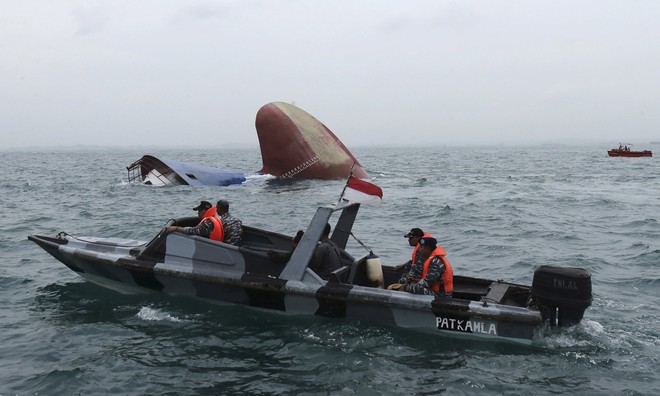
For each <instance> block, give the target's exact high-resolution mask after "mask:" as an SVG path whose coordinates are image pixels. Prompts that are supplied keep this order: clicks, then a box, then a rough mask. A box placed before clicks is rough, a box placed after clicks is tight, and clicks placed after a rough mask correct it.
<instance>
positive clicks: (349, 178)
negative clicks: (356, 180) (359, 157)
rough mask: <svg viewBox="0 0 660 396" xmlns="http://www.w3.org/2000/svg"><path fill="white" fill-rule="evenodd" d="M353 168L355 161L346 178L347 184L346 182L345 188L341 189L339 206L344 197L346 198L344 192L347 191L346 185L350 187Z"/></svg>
mask: <svg viewBox="0 0 660 396" xmlns="http://www.w3.org/2000/svg"><path fill="white" fill-rule="evenodd" d="M353 168H355V161H353V165H351V171H350V172H348V178H347V179H346V184H344V188H343V189H342V190H341V194H340V195H339V200H338V201H337V206H339V204H340V203H341V200H342V198H344V193H345V192H346V187H348V182H349V181H350V180H351V176H353Z"/></svg>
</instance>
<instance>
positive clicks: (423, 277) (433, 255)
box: [399, 237, 454, 297]
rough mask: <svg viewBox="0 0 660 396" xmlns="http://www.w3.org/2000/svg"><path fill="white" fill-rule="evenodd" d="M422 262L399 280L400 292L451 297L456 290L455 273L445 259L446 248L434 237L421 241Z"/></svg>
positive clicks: (415, 264) (416, 263)
mask: <svg viewBox="0 0 660 396" xmlns="http://www.w3.org/2000/svg"><path fill="white" fill-rule="evenodd" d="M418 254H419V255H420V258H421V259H420V260H418V261H417V262H415V263H414V265H413V266H412V268H411V269H410V272H408V273H407V274H406V275H404V276H403V277H401V279H399V283H400V287H399V290H401V291H407V292H409V293H413V294H427V295H441V296H447V297H451V293H452V291H453V290H454V271H453V270H452V268H451V265H450V264H449V260H447V258H446V257H445V255H446V254H447V252H446V251H445V248H443V247H442V246H440V245H438V241H437V240H436V239H435V238H432V237H422V238H420V240H419V252H418Z"/></svg>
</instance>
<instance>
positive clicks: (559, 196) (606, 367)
mask: <svg viewBox="0 0 660 396" xmlns="http://www.w3.org/2000/svg"><path fill="white" fill-rule="evenodd" d="M655 148H656V151H658V150H657V146H656V147H655ZM607 149H608V147H607V146H603V145H585V146H577V147H574V146H537V147H532V146H529V147H506V146H497V147H442V146H440V147H428V148H366V147H359V148H353V149H352V151H353V154H354V155H355V156H356V157H357V158H358V159H359V160H360V162H361V163H362V165H363V166H364V168H365V169H366V170H367V172H368V173H369V174H370V175H371V177H372V180H373V182H374V183H375V184H378V185H379V186H381V187H382V188H383V191H384V203H383V205H382V206H380V207H367V206H363V207H362V208H361V209H360V214H359V215H358V220H357V222H356V225H355V227H354V233H355V235H356V236H357V237H358V238H359V239H360V240H361V241H363V242H364V243H365V244H366V245H367V246H369V247H370V248H372V249H373V250H374V251H375V252H376V253H377V254H378V255H379V256H380V257H381V259H382V261H383V263H384V264H385V265H394V264H399V263H402V262H404V261H405V260H406V259H407V257H409V256H410V253H411V250H410V248H409V247H408V246H407V243H406V240H405V239H404V238H403V237H402V236H403V234H405V233H406V232H407V231H408V230H409V229H410V228H412V227H420V228H422V229H424V230H425V231H430V232H431V233H433V234H434V235H435V236H436V237H438V239H439V240H440V243H441V244H442V245H443V246H444V247H445V248H446V249H447V251H448V258H449V259H450V261H451V263H452V265H453V268H454V272H455V273H457V274H464V275H470V276H478V277H483V278H493V279H505V280H508V281H513V282H517V283H523V284H531V280H532V275H533V272H534V269H535V268H536V267H537V266H539V265H542V264H553V265H560V266H571V267H582V268H585V269H587V270H588V271H590V272H591V274H592V279H593V293H594V301H593V304H592V306H591V307H590V308H589V309H588V310H587V311H586V314H585V318H584V320H583V321H582V323H581V324H579V325H577V326H574V327H571V328H567V329H560V330H552V331H544V332H543V333H542V334H538V335H537V340H536V343H535V345H534V346H532V347H523V346H516V345H508V344H499V343H488V342H483V341H469V340H459V339H453V338H445V337H442V336H430V335H428V334H422V333H415V332H410V331H405V330H402V329H397V328H391V327H383V326H377V325H373V324H370V323H362V322H357V321H349V322H347V321H341V320H336V319H327V318H319V317H298V316H289V315H285V314H281V313H277V312H266V311H262V310H256V309H252V308H248V307H243V306H232V305H212V304H207V303H200V302H198V301H194V300H182V299H176V298H172V297H167V296H163V295H160V294H145V295H133V296H127V295H121V294H117V293H116V292H114V291H110V290H106V289H103V288H100V287H99V286H96V285H94V284H90V283H87V282H85V281H84V280H83V279H82V278H80V277H78V276H77V275H76V274H75V273H74V272H72V271H71V270H69V269H68V268H66V267H65V266H64V265H63V264H61V263H60V262H58V261H57V260H55V259H54V258H52V257H51V256H50V255H48V254H47V253H46V252H44V251H42V250H41V249H40V248H39V247H38V246H37V245H35V244H33V243H32V242H30V241H28V240H27V235H28V234H33V233H37V234H45V235H52V236H54V235H55V234H56V233H58V232H59V231H66V232H68V233H69V234H73V235H78V236H89V235H92V236H107V237H122V238H136V239H143V240H148V239H150V238H151V237H152V236H153V235H155V233H156V232H158V231H159V230H160V229H161V227H162V226H163V225H164V224H165V222H166V221H167V220H168V219H170V218H174V217H180V216H189V215H194V214H195V213H194V212H193V211H192V208H193V206H195V204H196V203H197V202H198V201H199V200H201V199H205V200H208V201H212V202H215V201H216V200H218V199H220V198H225V199H227V200H229V202H230V204H231V212H233V214H234V215H235V216H237V217H240V218H241V219H242V220H243V223H244V224H247V225H253V226H257V227H264V228H268V229H271V230H273V231H277V232H282V233H286V234H294V233H295V231H296V230H298V229H300V228H305V227H306V225H307V224H308V222H309V220H310V219H311V217H312V215H313V214H314V212H315V210H316V208H317V207H318V206H320V205H325V204H330V203H334V202H336V201H337V199H338V197H339V194H340V192H341V189H342V187H343V181H341V180H338V181H311V180H308V181H296V182H282V181H278V180H272V179H269V178H267V177H263V176H256V175H253V174H251V173H253V172H255V171H257V170H259V169H260V168H261V155H260V152H259V149H258V148H254V149H231V150H230V149H217V150H211V149H202V150H192V149H185V150H183V149H182V150H176V149H168V150H165V149H162V150H154V151H151V152H145V151H141V150H133V149H89V148H82V149H68V150H46V149H33V150H22V151H0V160H1V163H2V164H3V173H2V174H3V177H2V178H1V179H0V208H1V210H2V219H3V221H2V223H0V257H1V263H0V301H1V302H2V303H1V304H0V395H66V394H84V395H102V394H113V395H196V394H199V395H216V394H244V393H245V394H333V395H334V394H344V395H352V394H360V395H363V394H396V395H400V394H443V393H447V394H452V395H475V394H483V395H491V394H510V395H518V394H538V395H543V394H565V393H571V394H579V395H591V394H623V395H651V394H656V395H657V394H660V374H659V370H658V367H659V366H660V310H659V309H658V306H659V304H660V222H659V220H660V219H659V216H660V178H659V176H660V160H658V159H657V158H655V157H654V158H609V157H608V156H607V153H606V151H607ZM143 154H153V155H156V156H159V157H165V158H171V159H176V160H179V161H187V162H194V163H197V164H201V165H208V166H215V167H227V168H234V169H241V170H245V171H246V173H248V174H249V177H248V180H247V182H246V183H244V184H242V185H236V186H230V187H196V188H193V187H189V186H177V187H164V188H163V187H148V186H141V185H132V184H127V183H126V175H127V174H126V166H127V165H129V164H130V163H131V162H133V161H134V160H136V159H138V158H139V157H141V156H142V155H143ZM659 154H660V153H659ZM348 250H349V252H351V253H353V254H354V255H355V256H361V255H362V254H363V253H364V250H363V249H362V248H361V247H360V246H359V245H358V244H357V243H355V242H351V244H350V245H349V247H348Z"/></svg>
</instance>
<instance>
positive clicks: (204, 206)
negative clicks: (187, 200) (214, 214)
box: [193, 201, 213, 212]
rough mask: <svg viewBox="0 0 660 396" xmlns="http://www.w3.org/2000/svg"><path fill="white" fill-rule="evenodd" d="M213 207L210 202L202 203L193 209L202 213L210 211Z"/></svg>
mask: <svg viewBox="0 0 660 396" xmlns="http://www.w3.org/2000/svg"><path fill="white" fill-rule="evenodd" d="M212 207H213V205H211V203H210V202H209V201H200V203H199V205H197V207H196V208H193V210H196V211H198V212H199V211H200V210H202V209H204V210H209V209H211V208H212Z"/></svg>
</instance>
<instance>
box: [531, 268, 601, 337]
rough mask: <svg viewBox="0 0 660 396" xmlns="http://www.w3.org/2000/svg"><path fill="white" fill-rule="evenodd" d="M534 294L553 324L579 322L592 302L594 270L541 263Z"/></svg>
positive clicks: (535, 272)
mask: <svg viewBox="0 0 660 396" xmlns="http://www.w3.org/2000/svg"><path fill="white" fill-rule="evenodd" d="M532 296H533V298H534V300H535V301H536V302H537V304H538V306H539V310H540V311H541V315H542V317H543V320H544V321H549V322H550V325H551V326H560V327H563V326H571V325H574V324H577V323H579V322H580V321H581V320H582V316H584V311H585V310H586V309H587V308H588V307H589V306H590V305H591V300H592V299H593V298H592V296H591V274H590V273H589V272H588V271H586V270H584V269H582V268H561V267H553V266H550V265H542V266H540V267H539V268H537V269H536V271H534V280H533V281H532Z"/></svg>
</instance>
